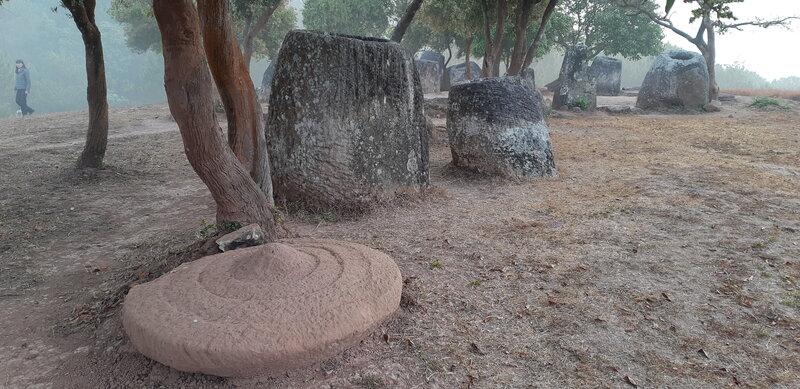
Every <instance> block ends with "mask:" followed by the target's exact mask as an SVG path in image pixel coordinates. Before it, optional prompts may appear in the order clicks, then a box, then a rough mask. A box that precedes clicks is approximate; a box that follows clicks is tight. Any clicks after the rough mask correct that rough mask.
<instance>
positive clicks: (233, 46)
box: [197, 0, 272, 203]
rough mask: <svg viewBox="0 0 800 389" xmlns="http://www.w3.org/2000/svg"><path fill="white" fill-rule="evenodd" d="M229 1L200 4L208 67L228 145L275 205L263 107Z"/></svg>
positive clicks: (214, 0) (217, 0)
mask: <svg viewBox="0 0 800 389" xmlns="http://www.w3.org/2000/svg"><path fill="white" fill-rule="evenodd" d="M228 4H229V3H228V1H227V0H200V1H198V2H197V7H198V11H199V14H200V21H201V23H200V24H201V25H202V28H203V41H204V46H205V52H206V56H207V58H208V65H209V68H210V69H211V73H212V75H213V76H214V80H215V81H216V83H217V89H218V90H219V94H220V98H221V99H222V105H223V106H224V107H225V115H226V116H227V118H228V144H229V145H230V147H231V149H232V150H233V153H234V154H235V155H236V157H237V158H238V159H239V162H241V164H242V166H244V167H245V168H246V169H248V170H249V171H250V177H251V178H252V179H253V181H255V182H256V184H257V185H258V186H259V187H260V188H261V190H263V191H264V194H265V195H266V196H267V199H268V200H269V201H270V203H272V180H271V178H270V169H269V158H268V157H267V150H266V148H267V140H266V137H265V132H264V123H263V115H262V112H261V104H260V103H259V102H258V96H257V95H256V90H255V87H254V86H253V80H252V79H251V78H250V72H249V70H248V64H247V61H246V59H245V58H243V55H242V52H241V51H240V50H239V44H238V42H237V40H236V34H235V33H234V32H233V29H232V28H231V21H230V12H229V11H230V10H229V9H228V7H229V5H228Z"/></svg>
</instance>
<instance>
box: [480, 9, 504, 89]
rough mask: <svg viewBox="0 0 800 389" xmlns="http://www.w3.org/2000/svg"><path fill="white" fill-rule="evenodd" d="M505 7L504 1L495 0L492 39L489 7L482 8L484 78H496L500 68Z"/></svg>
mask: <svg viewBox="0 0 800 389" xmlns="http://www.w3.org/2000/svg"><path fill="white" fill-rule="evenodd" d="M484 4H486V3H484ZM507 6H508V3H507V2H506V0H497V11H496V12H497V15H496V16H497V21H496V22H495V34H494V37H492V29H491V23H490V22H489V7H488V5H486V6H485V8H484V11H485V12H484V34H485V35H486V53H485V54H484V57H483V65H484V68H483V75H484V77H497V73H498V71H497V70H498V69H499V68H500V53H501V52H502V50H503V36H504V32H505V31H504V29H505V22H506V10H507Z"/></svg>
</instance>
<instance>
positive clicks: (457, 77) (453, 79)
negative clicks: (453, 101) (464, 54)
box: [447, 61, 481, 88]
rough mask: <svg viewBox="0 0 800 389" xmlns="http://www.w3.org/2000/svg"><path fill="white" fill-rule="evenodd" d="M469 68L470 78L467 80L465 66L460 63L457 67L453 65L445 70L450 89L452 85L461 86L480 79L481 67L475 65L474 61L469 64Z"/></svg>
mask: <svg viewBox="0 0 800 389" xmlns="http://www.w3.org/2000/svg"><path fill="white" fill-rule="evenodd" d="M469 67H470V76H472V78H469V79H468V78H467V64H466V63H460V64H458V65H453V66H450V67H449V68H447V73H448V74H449V76H450V87H451V88H452V87H453V85H457V84H463V83H465V82H470V81H471V80H477V79H479V78H481V66H480V65H478V64H477V63H475V61H470V62H469Z"/></svg>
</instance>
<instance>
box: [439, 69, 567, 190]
mask: <svg viewBox="0 0 800 389" xmlns="http://www.w3.org/2000/svg"><path fill="white" fill-rule="evenodd" d="M447 135H448V138H449V142H450V152H451V154H452V156H453V165H455V166H457V167H461V168H465V169H468V170H473V171H476V172H479V173H483V174H490V175H498V176H503V177H508V178H526V177H541V176H552V175H555V173H556V168H555V161H554V159H553V151H552V145H551V144H550V132H549V130H548V128H547V124H546V123H545V121H544V114H543V112H542V97H541V94H539V93H538V91H536V90H535V89H534V88H533V83H532V82H530V80H528V79H525V78H521V77H502V78H488V79H481V80H477V81H473V82H470V83H466V84H460V85H453V87H452V88H451V89H450V102H449V107H448V114H447Z"/></svg>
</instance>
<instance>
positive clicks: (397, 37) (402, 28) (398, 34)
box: [392, 0, 422, 43]
mask: <svg viewBox="0 0 800 389" xmlns="http://www.w3.org/2000/svg"><path fill="white" fill-rule="evenodd" d="M421 6H422V0H412V1H411V4H409V5H408V8H406V13H405V14H403V18H402V19H400V21H399V22H398V23H397V27H395V28H394V32H392V41H393V42H397V43H400V42H401V41H402V40H403V35H405V34H406V30H408V26H410V25H411V22H412V21H413V20H414V15H416V14H417V11H419V7H421Z"/></svg>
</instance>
